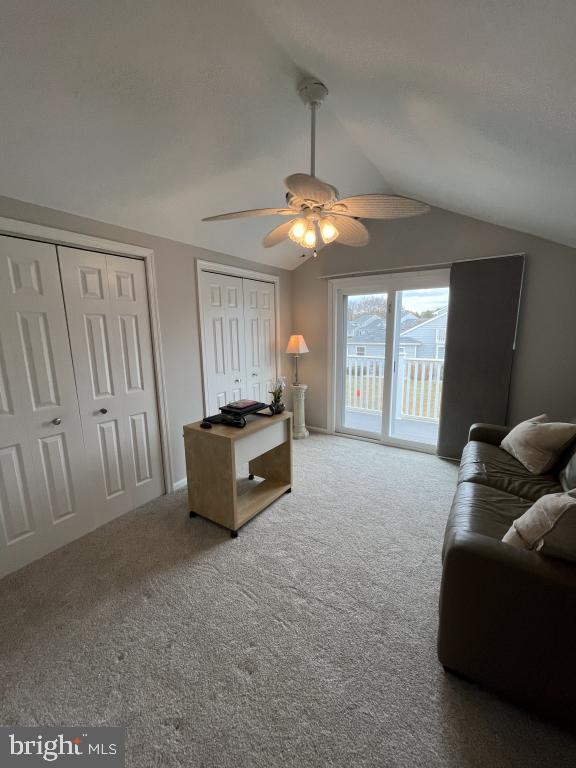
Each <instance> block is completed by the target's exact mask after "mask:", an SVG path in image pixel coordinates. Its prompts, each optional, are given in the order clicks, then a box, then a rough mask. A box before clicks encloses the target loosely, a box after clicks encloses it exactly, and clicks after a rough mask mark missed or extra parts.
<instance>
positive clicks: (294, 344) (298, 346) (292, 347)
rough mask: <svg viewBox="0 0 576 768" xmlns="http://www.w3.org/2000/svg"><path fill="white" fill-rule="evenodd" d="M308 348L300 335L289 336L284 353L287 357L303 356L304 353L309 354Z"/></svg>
mask: <svg viewBox="0 0 576 768" xmlns="http://www.w3.org/2000/svg"><path fill="white" fill-rule="evenodd" d="M309 351H310V350H309V349H308V346H307V344H306V342H305V341H304V336H302V335H301V334H296V335H295V336H290V341H289V342H288V346H287V347H286V352H287V354H289V355H305V354H306V352H309Z"/></svg>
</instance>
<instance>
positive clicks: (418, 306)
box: [348, 288, 448, 314]
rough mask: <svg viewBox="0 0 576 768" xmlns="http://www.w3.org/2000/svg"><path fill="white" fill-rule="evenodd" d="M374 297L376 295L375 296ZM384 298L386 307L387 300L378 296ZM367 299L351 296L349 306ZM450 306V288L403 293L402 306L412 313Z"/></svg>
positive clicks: (417, 289)
mask: <svg viewBox="0 0 576 768" xmlns="http://www.w3.org/2000/svg"><path fill="white" fill-rule="evenodd" d="M373 295H374V294H373ZM377 295H379V296H380V295H381V296H382V306H383V307H384V306H385V305H386V299H385V298H384V294H377ZM364 298H366V297H365V296H364V295H362V296H350V298H349V300H348V301H349V304H350V306H351V307H353V306H354V304H355V303H357V302H358V303H360V302H362V300H363V299H364ZM447 304H448V288H415V289H414V290H411V291H403V292H402V306H403V307H404V309H407V310H409V311H410V312H416V313H418V314H420V313H421V312H426V310H428V309H432V310H435V309H438V308H439V307H445V306H446V305H447Z"/></svg>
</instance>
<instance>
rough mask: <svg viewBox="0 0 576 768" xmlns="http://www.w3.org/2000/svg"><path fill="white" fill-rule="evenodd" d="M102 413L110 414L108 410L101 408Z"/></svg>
mask: <svg viewBox="0 0 576 768" xmlns="http://www.w3.org/2000/svg"><path fill="white" fill-rule="evenodd" d="M100 413H102V414H104V413H108V408H100Z"/></svg>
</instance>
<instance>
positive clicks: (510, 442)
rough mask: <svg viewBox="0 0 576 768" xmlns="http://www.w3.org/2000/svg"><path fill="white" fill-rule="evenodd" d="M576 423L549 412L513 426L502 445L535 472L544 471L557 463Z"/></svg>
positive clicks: (569, 442) (573, 434)
mask: <svg viewBox="0 0 576 768" xmlns="http://www.w3.org/2000/svg"><path fill="white" fill-rule="evenodd" d="M575 438H576V424H572V423H570V422H564V421H549V419H548V416H546V414H542V415H541V416H536V417H534V418H533V419H528V420H527V421H522V422H521V423H520V424H518V425H517V426H515V427H514V429H513V430H511V431H510V432H509V433H508V434H507V435H506V437H505V438H504V440H502V443H501V444H500V447H501V448H504V450H505V451H508V453H511V454H512V456H514V458H516V459H518V461H520V462H521V463H522V464H523V465H524V466H525V467H526V469H528V470H530V472H532V474H534V475H542V474H544V473H545V472H550V470H551V469H552V468H553V467H554V465H555V464H557V462H558V459H559V458H560V456H561V454H562V452H563V451H564V450H566V448H567V447H568V446H569V445H570V444H571V443H572V442H574V439H575Z"/></svg>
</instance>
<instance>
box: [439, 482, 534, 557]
mask: <svg viewBox="0 0 576 768" xmlns="http://www.w3.org/2000/svg"><path fill="white" fill-rule="evenodd" d="M531 506H532V504H531V502H530V501H527V500H526V499H521V498H520V497H518V496H514V495H512V494H511V493H506V492H505V491H501V490H499V489H498V488H491V487H490V486H489V485H481V484H479V483H468V482H463V483H460V485H459V486H458V488H457V490H456V495H455V496H454V500H453V501H452V507H451V508H450V515H449V516H448V522H447V523H446V533H445V535H444V549H443V552H442V556H444V552H445V550H446V546H447V544H448V542H449V540H450V537H451V536H452V534H453V533H455V532H462V531H464V532H468V533H481V534H482V535H484V536H489V537H490V538H492V539H499V540H501V539H502V538H503V537H504V535H505V534H506V533H507V531H508V530H509V529H510V526H511V525H512V523H513V521H514V520H516V519H517V518H518V517H521V516H522V515H523V514H524V513H525V512H526V511H527V510H528V509H530V507H531Z"/></svg>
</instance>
